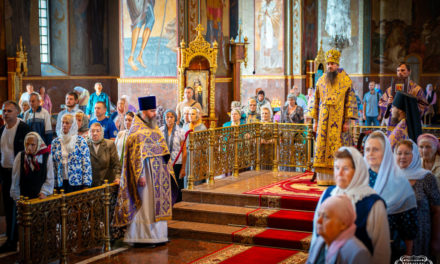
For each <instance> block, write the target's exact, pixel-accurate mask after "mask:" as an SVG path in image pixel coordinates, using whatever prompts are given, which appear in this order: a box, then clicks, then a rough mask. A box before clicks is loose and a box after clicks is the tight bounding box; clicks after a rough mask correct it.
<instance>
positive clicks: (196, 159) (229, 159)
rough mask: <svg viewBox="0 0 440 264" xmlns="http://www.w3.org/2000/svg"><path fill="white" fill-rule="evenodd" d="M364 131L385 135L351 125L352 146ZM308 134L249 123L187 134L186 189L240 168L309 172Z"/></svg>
mask: <svg viewBox="0 0 440 264" xmlns="http://www.w3.org/2000/svg"><path fill="white" fill-rule="evenodd" d="M367 130H381V131H383V132H385V133H386V132H387V127H386V126H359V125H355V126H352V127H351V128H350V135H349V136H350V137H351V139H352V140H353V143H354V145H356V144H357V143H358V139H359V135H360V134H361V133H362V132H365V131H367ZM422 130H423V133H432V134H434V135H436V136H437V137H440V127H438V128H437V127H423V128H422ZM311 131H312V125H311V124H278V123H252V124H245V125H240V126H233V127H222V128H214V129H209V130H204V131H199V132H194V133H191V134H190V136H189V154H188V155H189V159H190V164H189V177H188V188H189V189H192V188H194V183H195V182H200V181H202V180H208V183H209V184H212V183H214V177H215V176H218V175H222V174H232V175H233V176H234V177H238V173H239V171H240V170H243V169H249V170H250V169H251V170H256V171H259V170H260V169H265V170H272V171H274V172H277V171H278V170H279V169H281V170H289V168H305V169H309V170H310V169H311V167H312V157H313V143H314V142H313V141H314V138H313V135H312V133H309V132H311ZM350 142H351V141H350Z"/></svg>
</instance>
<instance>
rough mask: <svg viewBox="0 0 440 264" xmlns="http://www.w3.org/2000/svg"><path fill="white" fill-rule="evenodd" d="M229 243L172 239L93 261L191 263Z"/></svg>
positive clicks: (100, 263) (107, 263)
mask: <svg viewBox="0 0 440 264" xmlns="http://www.w3.org/2000/svg"><path fill="white" fill-rule="evenodd" d="M227 245H228V244H222V243H213V242H205V241H196V240H188V239H172V240H171V241H170V242H168V243H167V244H166V245H163V246H160V247H157V248H129V249H127V250H125V251H123V252H120V253H118V254H115V255H112V256H110V257H106V258H104V259H101V260H98V261H95V262H91V263H97V264H110V263H115V264H116V263H133V264H137V263H139V264H140V263H142V264H150V263H151V264H160V263H170V264H180V263H189V262H191V261H194V260H196V259H198V258H201V257H203V256H206V255H208V254H210V253H211V252H214V251H217V250H219V249H221V248H223V247H225V246H227Z"/></svg>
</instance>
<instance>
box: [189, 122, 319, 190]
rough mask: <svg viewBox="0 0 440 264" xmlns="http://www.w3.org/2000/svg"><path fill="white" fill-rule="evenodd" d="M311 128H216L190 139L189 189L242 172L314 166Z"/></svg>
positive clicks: (201, 132) (304, 125)
mask: <svg viewBox="0 0 440 264" xmlns="http://www.w3.org/2000/svg"><path fill="white" fill-rule="evenodd" d="M311 129H312V126H311V125H307V124H277V123H265V124H263V123H252V124H245V125H240V126H233V127H223V128H214V129H209V130H204V131H200V132H194V133H191V134H190V136H189V159H190V162H189V178H188V188H189V189H192V188H193V187H194V183H195V182H199V181H201V180H208V183H209V184H212V183H214V176H218V175H222V174H232V175H233V176H234V177H238V173H239V171H240V170H244V169H253V170H256V171H259V170H260V169H261V168H263V169H271V170H272V171H274V172H277V171H278V170H279V168H282V169H285V168H289V167H297V168H306V169H310V168H311V166H312V159H311V157H312V155H313V153H312V140H313V137H312V134H311V133H308V132H309V131H311Z"/></svg>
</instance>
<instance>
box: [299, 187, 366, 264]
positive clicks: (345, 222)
mask: <svg viewBox="0 0 440 264" xmlns="http://www.w3.org/2000/svg"><path fill="white" fill-rule="evenodd" d="M317 214H318V220H317V222H316V224H317V225H316V229H317V233H318V235H319V237H318V238H317V239H316V242H315V243H314V244H313V245H312V247H311V248H310V251H309V258H308V259H307V264H318V263H338V264H345V263H346V264H349V263H356V264H362V263H365V264H369V263H373V262H372V259H371V254H370V252H369V251H368V249H367V248H366V247H365V245H364V244H363V243H362V242H361V241H360V240H359V239H358V238H356V236H355V232H356V224H355V220H356V211H355V209H354V207H353V204H352V202H351V199H350V198H349V197H348V196H346V195H334V196H332V197H329V198H328V199H326V200H325V201H324V202H323V203H322V204H321V207H320V208H319V211H318V213H317Z"/></svg>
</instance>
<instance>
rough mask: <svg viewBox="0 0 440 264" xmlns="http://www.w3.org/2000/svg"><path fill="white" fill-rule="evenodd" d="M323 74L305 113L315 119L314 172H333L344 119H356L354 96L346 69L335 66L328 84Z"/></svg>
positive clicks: (340, 143) (340, 142)
mask: <svg viewBox="0 0 440 264" xmlns="http://www.w3.org/2000/svg"><path fill="white" fill-rule="evenodd" d="M326 76H327V74H324V75H323V76H322V77H321V78H319V80H318V83H317V84H316V90H315V99H314V103H313V104H312V105H311V106H310V112H309V115H310V117H311V118H313V119H315V122H318V128H317V130H316V145H315V155H314V159H313V167H314V168H315V171H316V172H319V173H325V174H330V175H333V154H334V153H335V151H337V150H338V149H339V148H340V147H342V146H343V142H344V138H346V135H344V134H346V133H343V131H342V129H343V125H344V122H346V121H348V120H350V119H357V116H358V114H357V111H358V109H357V103H356V96H355V94H354V91H353V89H352V81H351V79H350V77H348V75H347V73H346V72H345V71H344V70H342V69H339V70H338V75H337V77H336V79H335V81H334V84H333V85H332V84H331V83H330V82H329V81H328V80H327V79H326Z"/></svg>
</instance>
